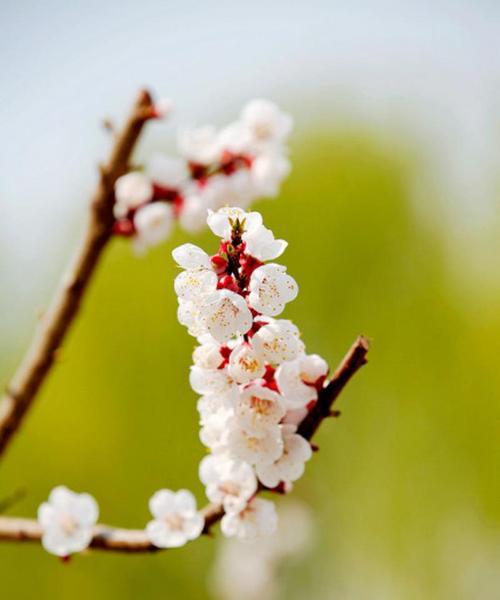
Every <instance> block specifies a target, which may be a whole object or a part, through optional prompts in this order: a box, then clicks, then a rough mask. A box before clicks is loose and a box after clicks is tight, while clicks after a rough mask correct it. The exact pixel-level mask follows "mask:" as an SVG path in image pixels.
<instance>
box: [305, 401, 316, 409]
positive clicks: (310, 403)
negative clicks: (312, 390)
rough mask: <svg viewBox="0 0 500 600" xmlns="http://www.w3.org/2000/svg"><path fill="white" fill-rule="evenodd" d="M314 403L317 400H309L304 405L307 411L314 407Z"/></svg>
mask: <svg viewBox="0 0 500 600" xmlns="http://www.w3.org/2000/svg"><path fill="white" fill-rule="evenodd" d="M316 402H317V400H311V401H310V402H308V403H307V405H306V408H307V410H312V409H313V408H314V407H315V406H316Z"/></svg>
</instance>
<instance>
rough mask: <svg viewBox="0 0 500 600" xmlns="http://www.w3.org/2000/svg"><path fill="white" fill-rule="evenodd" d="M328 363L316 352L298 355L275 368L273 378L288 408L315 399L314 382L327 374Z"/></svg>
mask: <svg viewBox="0 0 500 600" xmlns="http://www.w3.org/2000/svg"><path fill="white" fill-rule="evenodd" d="M327 372H328V365H327V364H326V362H325V361H324V360H323V359H322V358H321V357H320V356H318V355H317V354H312V355H310V356H300V357H299V358H297V359H295V360H293V361H290V362H285V363H283V364H282V365H280V366H279V367H278V368H277V369H276V373H275V379H276V383H277V384H278V387H279V389H280V392H281V393H282V394H283V398H284V401H285V405H286V407H287V408H288V409H296V408H302V407H304V406H307V404H309V402H311V401H313V400H317V398H318V392H317V390H316V388H315V387H314V385H313V384H314V383H315V382H316V381H317V380H318V379H319V378H320V377H323V376H325V375H326V374H327Z"/></svg>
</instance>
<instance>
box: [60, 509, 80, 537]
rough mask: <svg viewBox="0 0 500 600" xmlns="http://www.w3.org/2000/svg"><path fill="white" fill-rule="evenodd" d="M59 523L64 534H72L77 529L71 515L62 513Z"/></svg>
mask: <svg viewBox="0 0 500 600" xmlns="http://www.w3.org/2000/svg"><path fill="white" fill-rule="evenodd" d="M59 525H60V526H61V529H62V530H63V532H64V533H65V534H66V535H73V534H74V533H76V531H77V530H78V522H77V521H76V519H74V518H73V517H72V516H71V515H68V514H66V513H63V514H62V515H61V516H60V517H59Z"/></svg>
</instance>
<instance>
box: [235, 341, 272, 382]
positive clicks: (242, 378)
mask: <svg viewBox="0 0 500 600" xmlns="http://www.w3.org/2000/svg"><path fill="white" fill-rule="evenodd" d="M228 372H229V374H230V375H231V377H233V378H234V379H235V380H236V381H237V382H238V383H248V382H249V381H252V380H253V379H258V378H259V377H262V376H263V375H264V373H265V372H266V368H265V366H264V362H263V361H262V360H261V359H260V358H259V357H258V356H257V354H256V352H255V350H254V349H253V348H252V346H251V345H250V344H249V343H248V342H241V343H240V344H238V345H237V346H235V348H234V349H233V351H232V352H231V356H230V357H229V367H228Z"/></svg>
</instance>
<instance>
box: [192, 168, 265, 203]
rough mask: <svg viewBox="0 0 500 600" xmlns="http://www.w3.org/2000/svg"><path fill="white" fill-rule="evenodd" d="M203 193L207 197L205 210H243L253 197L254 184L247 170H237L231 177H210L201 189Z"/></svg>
mask: <svg viewBox="0 0 500 600" xmlns="http://www.w3.org/2000/svg"><path fill="white" fill-rule="evenodd" d="M203 193H204V194H205V195H206V196H207V208H211V209H217V208H220V207H223V206H238V207H241V208H245V207H247V206H248V205H249V204H250V202H251V201H252V200H253V198H254V196H255V184H254V181H253V177H252V176H251V175H250V172H249V171H248V169H239V170H238V171H235V172H234V173H232V174H231V175H222V174H221V175H212V176H211V177H210V178H209V179H208V181H207V183H206V185H205V187H204V188H203Z"/></svg>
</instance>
